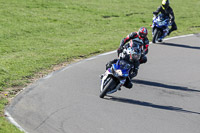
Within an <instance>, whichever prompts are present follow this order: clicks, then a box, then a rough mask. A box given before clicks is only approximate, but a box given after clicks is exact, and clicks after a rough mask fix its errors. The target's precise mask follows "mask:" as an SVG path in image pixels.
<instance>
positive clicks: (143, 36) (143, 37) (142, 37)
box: [106, 27, 149, 88]
mask: <svg viewBox="0 0 200 133" xmlns="http://www.w3.org/2000/svg"><path fill="white" fill-rule="evenodd" d="M147 34H148V31H147V29H146V28H145V27H141V28H140V29H139V31H138V32H132V33H130V34H129V35H127V36H126V37H125V38H123V39H122V40H121V42H120V46H119V48H118V49H117V54H118V56H119V54H120V53H121V52H123V49H124V47H129V46H131V47H132V46H133V45H135V44H137V45H139V47H140V50H141V51H142V55H141V57H140V59H139V61H133V62H131V63H132V64H133V65H134V69H133V70H132V72H130V75H129V77H130V79H132V78H133V77H135V76H137V73H138V69H139V65H140V64H143V63H146V62H147V57H146V54H147V53H148V47H149V40H148V38H147ZM127 42H129V43H127ZM126 43H127V44H126ZM125 44H126V45H125ZM116 62H117V59H114V60H112V61H110V62H108V63H107V64H106V69H108V68H110V67H111V66H112V64H113V63H116ZM130 79H128V80H127V82H126V83H125V84H124V86H125V87H127V88H132V83H131V81H130Z"/></svg>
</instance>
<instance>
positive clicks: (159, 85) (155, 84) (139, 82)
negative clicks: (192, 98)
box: [132, 79, 200, 92]
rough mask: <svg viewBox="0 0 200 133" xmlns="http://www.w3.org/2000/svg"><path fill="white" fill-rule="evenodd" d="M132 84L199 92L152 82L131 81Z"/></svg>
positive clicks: (193, 90)
mask: <svg viewBox="0 0 200 133" xmlns="http://www.w3.org/2000/svg"><path fill="white" fill-rule="evenodd" d="M132 82H133V83H135V84H143V85H148V86H155V87H161V88H167V89H171V90H180V91H188V92H200V90H195V89H190V88H188V87H184V86H175V85H167V84H164V83H158V82H153V81H146V80H139V79H133V80H132Z"/></svg>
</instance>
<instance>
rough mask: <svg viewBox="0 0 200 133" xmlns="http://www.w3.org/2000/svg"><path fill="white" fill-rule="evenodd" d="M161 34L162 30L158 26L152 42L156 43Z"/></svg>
mask: <svg viewBox="0 0 200 133" xmlns="http://www.w3.org/2000/svg"><path fill="white" fill-rule="evenodd" d="M159 35H161V32H160V30H158V29H157V28H155V29H154V31H153V39H152V43H156V42H157V41H158V38H159Z"/></svg>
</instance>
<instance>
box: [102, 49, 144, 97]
mask: <svg viewBox="0 0 200 133" xmlns="http://www.w3.org/2000/svg"><path fill="white" fill-rule="evenodd" d="M125 54H126V55H128V56H131V57H132V58H134V59H139V58H140V56H141V55H140V54H138V52H135V51H134V49H133V48H131V47H129V48H127V49H124V51H123V53H121V54H120V58H119V59H118V60H117V62H116V63H113V64H112V66H111V67H110V68H108V69H107V70H106V71H105V73H104V74H103V75H102V79H101V90H100V98H103V97H104V96H105V95H107V94H111V93H114V92H116V91H117V90H120V87H121V86H123V85H124V84H125V82H126V79H127V78H129V72H130V70H131V69H132V68H133V67H134V66H133V65H131V64H129V63H128V62H127V61H126V60H124V59H123V58H122V57H123V56H124V55H125Z"/></svg>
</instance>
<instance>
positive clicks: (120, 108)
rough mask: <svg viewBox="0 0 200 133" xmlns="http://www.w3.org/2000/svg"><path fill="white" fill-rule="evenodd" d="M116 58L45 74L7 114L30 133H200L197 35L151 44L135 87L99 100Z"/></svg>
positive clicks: (199, 39) (199, 41)
mask: <svg viewBox="0 0 200 133" xmlns="http://www.w3.org/2000/svg"><path fill="white" fill-rule="evenodd" d="M116 47H118V45H117V46H116ZM114 58H116V53H115V52H114V53H112V54H108V55H104V56H102V55H100V56H96V57H94V58H90V59H87V60H83V61H80V62H78V63H74V64H71V65H69V66H67V67H66V68H64V69H62V70H59V71H57V72H54V73H52V74H50V75H48V76H47V77H45V78H43V79H40V80H39V81H37V82H36V83H34V84H33V85H31V86H29V87H27V88H26V89H25V90H24V91H23V92H21V93H20V94H19V95H17V96H16V98H14V99H13V100H12V102H11V104H10V105H9V106H8V107H7V108H6V112H8V113H9V114H10V115H11V116H12V117H13V119H14V120H15V121H16V122H17V123H18V124H19V125H20V126H21V127H22V128H23V129H24V130H25V131H26V132H29V133H200V34H196V35H191V36H187V37H181V38H174V39H168V40H165V41H164V42H163V43H159V44H150V47H149V54H148V62H147V63H146V64H144V65H143V64H142V65H141V66H140V69H139V74H138V76H137V77H136V78H135V79H134V80H133V84H134V85H133V88H132V89H126V88H124V87H122V90H121V91H118V92H116V93H114V94H111V95H109V96H106V97H105V98H104V99H101V98H99V92H100V79H99V75H100V74H102V73H103V72H104V70H105V64H106V63H107V62H108V61H110V60H111V59H114Z"/></svg>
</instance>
